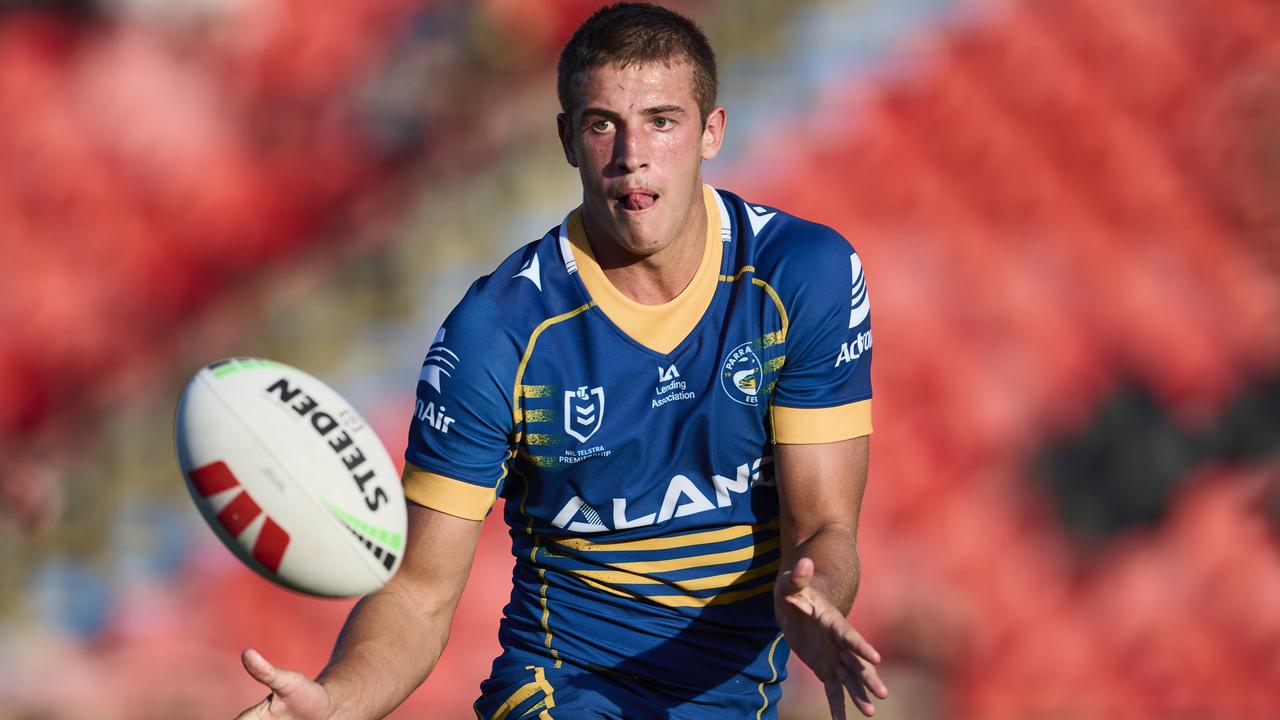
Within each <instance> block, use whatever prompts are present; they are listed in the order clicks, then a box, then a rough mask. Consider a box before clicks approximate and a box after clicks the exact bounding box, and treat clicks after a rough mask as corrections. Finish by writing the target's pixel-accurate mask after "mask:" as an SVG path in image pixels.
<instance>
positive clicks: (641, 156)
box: [613, 129, 649, 173]
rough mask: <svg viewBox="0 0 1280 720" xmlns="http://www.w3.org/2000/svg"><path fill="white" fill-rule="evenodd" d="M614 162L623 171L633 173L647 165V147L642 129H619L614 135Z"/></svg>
mask: <svg viewBox="0 0 1280 720" xmlns="http://www.w3.org/2000/svg"><path fill="white" fill-rule="evenodd" d="M613 156H614V164H615V165H616V166H617V167H618V169H619V170H621V171H623V172H628V173H633V172H637V171H639V170H642V169H644V168H646V167H648V166H649V147H648V145H647V143H646V141H645V136H644V133H643V132H642V131H639V130H632V129H620V130H618V132H617V134H616V135H615V136H614V147H613Z"/></svg>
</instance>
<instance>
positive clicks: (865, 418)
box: [769, 398, 871, 445]
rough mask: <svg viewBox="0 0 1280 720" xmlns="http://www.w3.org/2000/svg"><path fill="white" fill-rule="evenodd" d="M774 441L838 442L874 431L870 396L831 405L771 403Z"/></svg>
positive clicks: (770, 411) (788, 442) (799, 442)
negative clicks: (809, 406)
mask: <svg viewBox="0 0 1280 720" xmlns="http://www.w3.org/2000/svg"><path fill="white" fill-rule="evenodd" d="M769 413H770V416H771V418H772V421H773V422H772V424H773V441H774V442H775V443H784V444H792V445H812V444H817V443H828V442H837V441H840V440H848V439H850V438H856V437H862V436H864V435H870V434H871V399H870V398H868V399H866V400H859V401H858V402H854V403H849V404H848V405H838V406H836V407H829V408H791V407H784V406H782V405H771V406H770V407H769Z"/></svg>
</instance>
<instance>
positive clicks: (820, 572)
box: [782, 524, 861, 614]
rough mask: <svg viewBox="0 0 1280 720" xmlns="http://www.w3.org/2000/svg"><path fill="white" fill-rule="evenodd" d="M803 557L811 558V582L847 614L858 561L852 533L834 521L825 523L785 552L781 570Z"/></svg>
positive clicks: (855, 585) (855, 590) (858, 573)
mask: <svg viewBox="0 0 1280 720" xmlns="http://www.w3.org/2000/svg"><path fill="white" fill-rule="evenodd" d="M802 557H807V558H809V559H811V560H813V566H814V574H813V582H812V585H813V586H814V588H815V589H817V590H819V591H821V592H822V594H823V595H825V596H826V598H827V599H828V600H829V601H830V602H831V604H832V605H834V606H835V607H836V608H837V609H839V610H840V612H842V613H845V614H848V612H849V609H850V608H852V607H853V599H854V597H855V596H856V595H857V594H858V582H859V580H860V579H861V564H860V562H859V559H858V542H857V539H856V538H855V537H854V534H853V532H852V531H851V530H850V529H849V528H847V527H845V526H843V525H837V524H831V525H825V526H823V527H821V528H819V529H818V530H817V531H816V532H814V533H813V534H812V535H810V536H809V537H808V538H807V539H805V540H803V541H802V542H800V543H798V544H797V545H796V546H795V547H793V548H791V550H790V551H789V552H786V553H784V558H783V568H782V569H783V570H784V571H785V570H790V569H791V567H792V566H793V565H795V562H796V561H797V560H799V559H800V558H802Z"/></svg>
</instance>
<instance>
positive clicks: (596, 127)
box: [591, 120, 613, 133]
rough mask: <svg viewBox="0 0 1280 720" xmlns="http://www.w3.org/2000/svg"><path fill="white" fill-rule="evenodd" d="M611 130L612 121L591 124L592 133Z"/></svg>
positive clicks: (598, 121)
mask: <svg viewBox="0 0 1280 720" xmlns="http://www.w3.org/2000/svg"><path fill="white" fill-rule="evenodd" d="M612 129H613V121H612V120H597V121H595V122H593V123H591V130H592V132H598V133H604V132H609V131H610V130H612Z"/></svg>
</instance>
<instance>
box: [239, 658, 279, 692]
mask: <svg viewBox="0 0 1280 720" xmlns="http://www.w3.org/2000/svg"><path fill="white" fill-rule="evenodd" d="M240 662H241V663H243V664H244V669H245V670H247V671H248V672H249V674H250V675H251V676H253V679H254V680H257V681H258V682H260V683H262V684H263V685H266V686H267V687H269V688H271V691H272V692H275V693H278V692H281V691H282V690H283V689H284V685H285V681H286V680H287V678H288V676H289V675H290V674H292V673H290V672H289V671H288V670H284V671H281V670H278V669H277V668H276V666H275V665H272V664H271V663H269V662H267V659H266V658H264V657H262V654H261V653H259V652H258V651H257V650H254V649H253V648H249V649H248V650H245V651H244V652H243V653H241V654H240Z"/></svg>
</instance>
